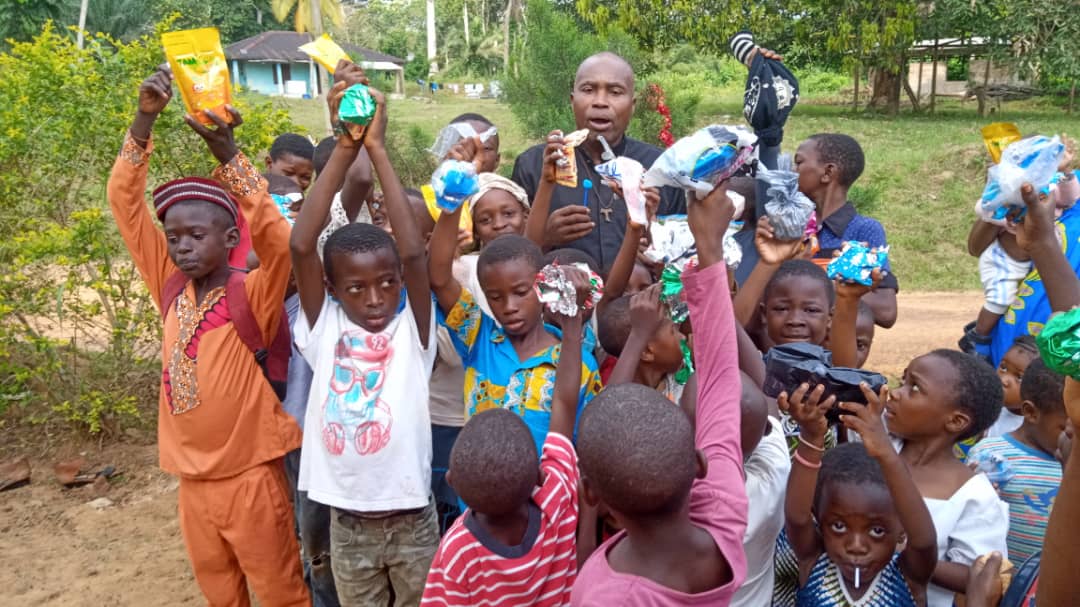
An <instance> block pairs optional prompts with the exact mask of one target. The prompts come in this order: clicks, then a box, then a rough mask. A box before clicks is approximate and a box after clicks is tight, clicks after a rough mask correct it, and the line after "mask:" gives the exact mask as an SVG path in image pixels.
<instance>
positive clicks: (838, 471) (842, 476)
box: [814, 442, 889, 516]
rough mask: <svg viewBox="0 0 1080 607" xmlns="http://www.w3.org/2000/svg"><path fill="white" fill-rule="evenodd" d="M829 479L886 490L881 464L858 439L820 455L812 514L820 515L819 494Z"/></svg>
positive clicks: (830, 481)
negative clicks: (819, 468) (819, 467)
mask: <svg viewBox="0 0 1080 607" xmlns="http://www.w3.org/2000/svg"><path fill="white" fill-rule="evenodd" d="M831 483H836V484H840V483H843V484H845V485H854V486H860V487H864V486H867V485H876V486H878V487H883V488H885V489H886V490H888V487H889V486H888V484H886V482H885V473H884V472H882V471H881V465H880V464H878V463H877V460H875V459H874V458H872V457H870V454H869V453H867V452H866V447H865V446H864V445H863V444H862V443H861V442H850V443H841V444H839V445H837V446H835V447H833V448H832V449H829V450H828V451H826V452H825V455H823V456H822V457H821V470H819V471H818V480H817V486H816V487H814V514H815V516H820V515H821V498H822V495H823V494H824V493H825V488H826V487H828V486H829V484H831Z"/></svg>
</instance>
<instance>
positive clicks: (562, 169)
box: [555, 129, 589, 188]
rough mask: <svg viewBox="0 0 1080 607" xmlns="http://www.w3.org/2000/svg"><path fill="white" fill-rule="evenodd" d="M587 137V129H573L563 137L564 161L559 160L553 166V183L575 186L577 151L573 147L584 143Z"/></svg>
mask: <svg viewBox="0 0 1080 607" xmlns="http://www.w3.org/2000/svg"><path fill="white" fill-rule="evenodd" d="M588 137H589V129H581V130H580V131H574V132H573V133H569V134H567V135H565V136H564V137H563V153H564V154H566V162H565V163H562V162H560V163H559V164H558V165H556V166H555V183H557V184H559V185H564V186H566V187H568V188H576V187H577V153H576V152H575V151H574V148H576V147H577V146H579V145H581V144H583V143H585V139H587V138H588Z"/></svg>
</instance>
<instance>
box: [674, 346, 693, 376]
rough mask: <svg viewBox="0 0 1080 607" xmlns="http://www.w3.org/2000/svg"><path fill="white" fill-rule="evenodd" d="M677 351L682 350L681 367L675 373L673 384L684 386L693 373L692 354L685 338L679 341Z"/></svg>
mask: <svg viewBox="0 0 1080 607" xmlns="http://www.w3.org/2000/svg"><path fill="white" fill-rule="evenodd" d="M679 349H680V350H682V367H681V368H679V370H678V371H676V372H675V383H677V384H679V385H680V386H685V385H686V382H687V381H689V380H690V374H691V373H693V372H694V353H693V352H691V351H690V344H689V343H687V341H686V338H685V337H684V338H683V339H682V340H681V341H679Z"/></svg>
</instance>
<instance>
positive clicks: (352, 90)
mask: <svg viewBox="0 0 1080 607" xmlns="http://www.w3.org/2000/svg"><path fill="white" fill-rule="evenodd" d="M374 117H375V99H374V98H373V97H372V96H371V93H370V92H368V87H367V86H365V85H363V84H354V85H352V86H350V87H349V88H347V89H345V96H344V97H342V98H341V106H340V107H339V108H338V118H341V119H342V120H343V121H345V122H348V123H351V124H358V125H360V126H367V125H369V124H371V119H372V118H374Z"/></svg>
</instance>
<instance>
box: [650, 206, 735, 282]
mask: <svg viewBox="0 0 1080 607" xmlns="http://www.w3.org/2000/svg"><path fill="white" fill-rule="evenodd" d="M731 194H733V193H729V195H731ZM740 225H741V224H738V223H736V222H732V223H731V224H730V225H729V226H728V229H727V232H725V233H724V263H725V264H726V265H727V266H728V267H730V268H736V267H738V266H739V263H740V262H741V261H742V249H741V248H740V247H739V243H738V242H736V241H735V233H736V232H738V231H739V226H740ZM649 236H650V237H651V239H652V243H651V244H650V245H649V248H648V249H646V250H645V253H644V255H645V257H646V258H647V259H649V260H650V261H653V262H657V263H660V262H663V263H664V264H666V265H675V266H676V267H678V268H679V269H680V270H681V269H682V268H683V267H684V266H685V264H686V262H687V261H689V260H690V259H691V258H692V257H694V256H695V255H697V245H696V243H695V242H694V234H693V233H692V232H691V231H690V224H689V223H687V219H686V215H665V216H663V217H658V218H657V220H656V221H654V222H653V223H652V224H651V225H649Z"/></svg>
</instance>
